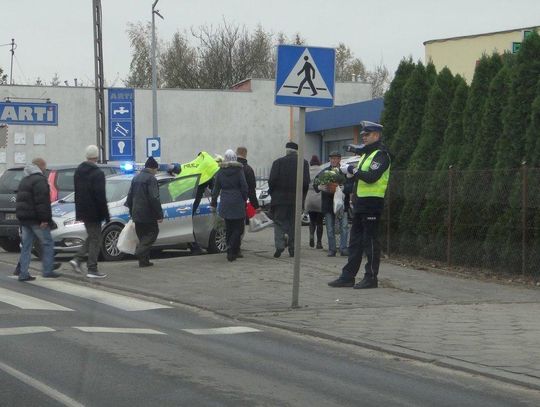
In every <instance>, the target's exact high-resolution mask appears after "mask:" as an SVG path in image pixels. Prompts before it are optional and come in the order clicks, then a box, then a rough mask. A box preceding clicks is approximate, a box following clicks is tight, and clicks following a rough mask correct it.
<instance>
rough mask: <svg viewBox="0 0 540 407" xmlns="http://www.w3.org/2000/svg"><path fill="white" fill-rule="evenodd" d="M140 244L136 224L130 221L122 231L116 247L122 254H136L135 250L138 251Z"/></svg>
mask: <svg viewBox="0 0 540 407" xmlns="http://www.w3.org/2000/svg"><path fill="white" fill-rule="evenodd" d="M138 244H139V238H138V237H137V233H136V232H135V223H133V221H132V220H130V221H129V222H128V223H127V224H126V226H124V229H122V231H121V232H120V236H118V242H117V243H116V247H117V248H118V250H120V251H121V252H122V253H128V254H135V250H136V249H137V245H138Z"/></svg>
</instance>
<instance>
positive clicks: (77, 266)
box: [69, 259, 83, 274]
mask: <svg viewBox="0 0 540 407" xmlns="http://www.w3.org/2000/svg"><path fill="white" fill-rule="evenodd" d="M69 264H71V267H73V271H74V272H75V273H78V274H83V269H82V267H81V265H82V264H81V262H80V261H78V260H75V259H73V260H70V261H69Z"/></svg>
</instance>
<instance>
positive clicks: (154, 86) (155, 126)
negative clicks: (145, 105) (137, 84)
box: [152, 0, 163, 137]
mask: <svg viewBox="0 0 540 407" xmlns="http://www.w3.org/2000/svg"><path fill="white" fill-rule="evenodd" d="M158 1H159V0H155V1H154V4H152V133H153V136H154V137H158V120H157V70H156V21H155V20H156V18H155V15H156V14H157V16H158V17H160V18H161V19H162V20H163V16H162V15H161V14H159V10H156V9H155V7H156V4H157V3H158Z"/></svg>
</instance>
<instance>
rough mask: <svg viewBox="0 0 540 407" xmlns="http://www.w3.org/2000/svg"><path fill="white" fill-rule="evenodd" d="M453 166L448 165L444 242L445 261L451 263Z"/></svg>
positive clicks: (449, 264)
mask: <svg viewBox="0 0 540 407" xmlns="http://www.w3.org/2000/svg"><path fill="white" fill-rule="evenodd" d="M453 184H454V168H453V167H452V166H451V165H450V166H449V167H448V225H447V227H448V233H447V242H446V262H447V263H448V266H451V265H452V206H453V205H454V194H453V189H454V186H453Z"/></svg>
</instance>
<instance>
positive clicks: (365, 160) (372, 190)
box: [356, 150, 390, 198]
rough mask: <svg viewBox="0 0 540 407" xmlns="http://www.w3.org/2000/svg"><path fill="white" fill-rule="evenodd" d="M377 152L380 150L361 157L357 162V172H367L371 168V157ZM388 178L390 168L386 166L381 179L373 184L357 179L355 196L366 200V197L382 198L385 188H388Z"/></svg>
mask: <svg viewBox="0 0 540 407" xmlns="http://www.w3.org/2000/svg"><path fill="white" fill-rule="evenodd" d="M379 151H380V150H375V151H374V152H372V153H371V154H370V155H369V156H368V157H366V155H365V154H364V155H363V156H361V157H360V161H359V162H358V169H359V171H363V172H367V171H369V167H370V166H371V162H372V161H373V157H375V155H376V154H377V153H378V152H379ZM388 178H390V166H388V168H387V169H386V171H385V172H384V173H383V175H382V176H381V178H379V179H378V180H377V181H376V182H374V183H373V184H368V183H367V182H364V181H362V180H361V179H359V180H358V185H357V187H356V195H357V196H358V197H359V198H367V197H376V198H384V194H385V193H386V187H387V186H388Z"/></svg>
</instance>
